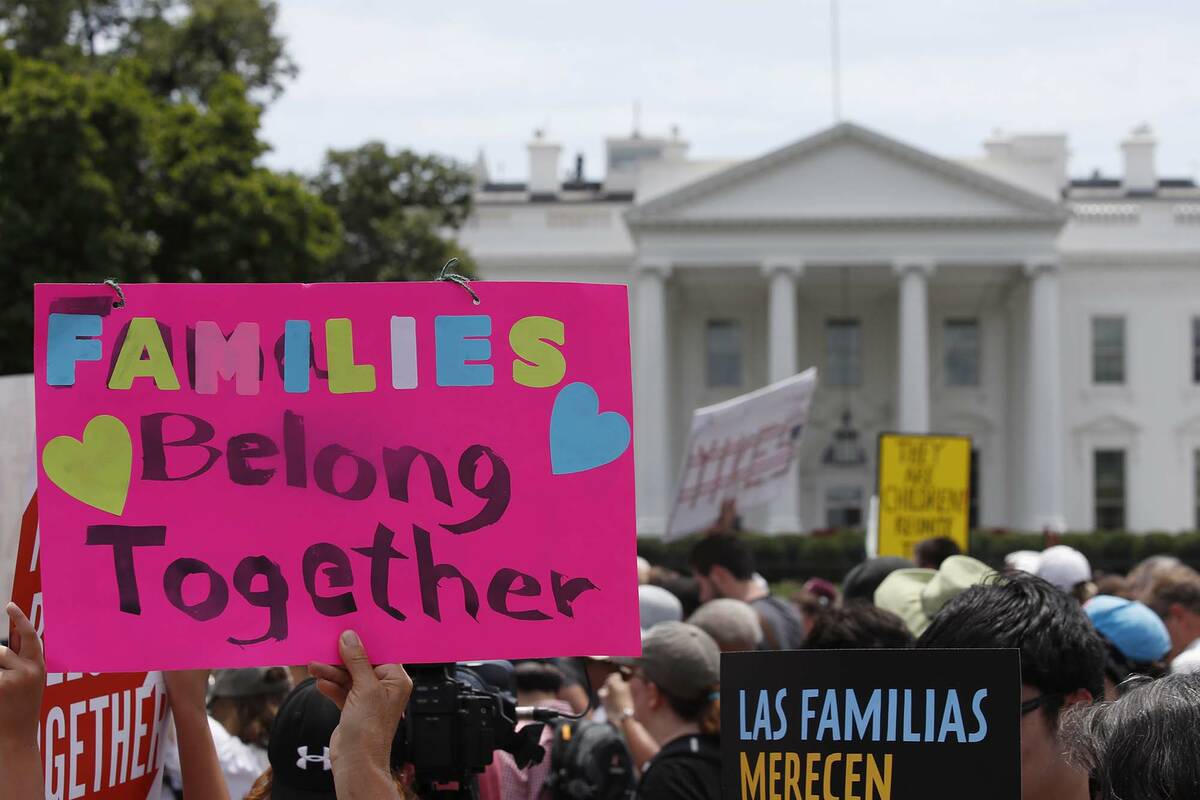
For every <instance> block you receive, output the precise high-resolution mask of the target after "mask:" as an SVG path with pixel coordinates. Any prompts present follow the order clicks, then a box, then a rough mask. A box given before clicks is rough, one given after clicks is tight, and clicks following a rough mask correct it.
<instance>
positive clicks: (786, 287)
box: [762, 258, 804, 533]
mask: <svg viewBox="0 0 1200 800" xmlns="http://www.w3.org/2000/svg"><path fill="white" fill-rule="evenodd" d="M762 271H763V275H765V276H766V278H767V284H768V292H769V297H768V301H767V331H768V333H767V381H768V382H769V383H774V382H775V381H781V380H783V379H784V378H790V377H791V376H793V375H795V374H796V372H797V370H798V366H799V365H798V364H797V358H796V344H797V338H798V333H799V332H798V329H797V326H796V280H797V279H798V278H799V277H800V276H801V275H802V274H803V273H804V265H803V263H802V262H800V261H799V260H798V259H785V258H775V259H768V260H766V261H764V262H763V264H762ZM799 530H800V475H799V470H798V469H797V465H796V464H795V463H793V464H792V472H791V476H790V477H789V480H788V484H787V488H785V489H784V491H783V494H781V495H780V496H779V497H778V498H776V499H775V500H774V501H772V503H771V505H770V508H769V509H768V511H767V533H796V532H798V531H799Z"/></svg>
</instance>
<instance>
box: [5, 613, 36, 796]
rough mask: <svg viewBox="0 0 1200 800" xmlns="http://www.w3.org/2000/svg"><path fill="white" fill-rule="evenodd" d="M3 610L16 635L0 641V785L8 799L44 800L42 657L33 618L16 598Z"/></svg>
mask: <svg viewBox="0 0 1200 800" xmlns="http://www.w3.org/2000/svg"><path fill="white" fill-rule="evenodd" d="M4 610H5V612H6V613H7V614H8V618H9V620H10V622H11V625H12V627H13V628H14V632H15V635H14V636H13V639H12V641H11V642H10V643H9V644H10V645H11V646H10V647H0V753H3V754H4V755H3V757H0V786H3V787H4V793H5V796H6V797H10V798H12V800H44V798H45V790H44V789H43V784H42V754H41V750H40V749H39V747H38V744H39V743H38V722H39V720H40V718H41V711H42V691H43V690H44V689H45V686H46V662H45V660H44V659H43V658H42V643H41V642H40V641H39V640H38V635H37V632H36V631H35V630H34V629H33V624H32V623H31V622H30V621H29V619H28V618H26V616H25V614H23V613H22V612H21V609H19V608H17V604H16V603H9V604H8V605H7V606H6V607H5V609H4Z"/></svg>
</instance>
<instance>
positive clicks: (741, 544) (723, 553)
mask: <svg viewBox="0 0 1200 800" xmlns="http://www.w3.org/2000/svg"><path fill="white" fill-rule="evenodd" d="M688 565H689V566H691V568H692V569H694V570H696V572H698V573H700V574H701V575H705V576H707V575H708V574H709V573H710V572H712V568H713V567H724V568H725V569H727V570H729V572H730V573H731V574H732V575H733V577H735V578H737V579H738V580H739V581H747V580H750V578H751V577H752V576H753V575H754V554H753V553H751V552H750V548H749V546H748V545H747V544H746V542H745V540H744V539H742V538H741V537H740V536H737V535H735V534H730V533H713V534H710V535H708V536H705V537H704V538H703V539H701V540H700V541H698V542H696V544H695V545H693V547H692V552H691V555H690V556H689V557H688Z"/></svg>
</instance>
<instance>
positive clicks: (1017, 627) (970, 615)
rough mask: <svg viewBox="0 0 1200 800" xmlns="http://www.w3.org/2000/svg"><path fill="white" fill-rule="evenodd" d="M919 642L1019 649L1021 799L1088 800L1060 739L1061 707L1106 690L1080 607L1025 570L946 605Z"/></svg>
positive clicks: (1082, 777) (1098, 650)
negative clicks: (1066, 758) (1064, 755)
mask: <svg viewBox="0 0 1200 800" xmlns="http://www.w3.org/2000/svg"><path fill="white" fill-rule="evenodd" d="M916 646H917V647H927V648H939V647H940V648H954V647H988V648H990V647H1013V648H1017V649H1019V650H1020V651H1021V684H1022V685H1021V701H1022V702H1021V797H1022V798H1023V799H1024V800H1087V799H1088V797H1089V793H1088V776H1087V773H1086V772H1085V771H1084V770H1082V769H1080V768H1078V767H1076V766H1074V765H1072V764H1070V763H1068V762H1067V761H1066V760H1065V759H1064V758H1063V755H1062V752H1063V748H1062V745H1061V744H1060V742H1059V740H1058V735H1057V729H1058V718H1059V713H1060V712H1061V711H1062V709H1064V708H1067V707H1069V706H1073V705H1076V704H1084V705H1086V704H1088V703H1091V702H1092V700H1093V699H1096V698H1099V697H1101V696H1102V694H1103V692H1104V644H1103V643H1102V642H1101V640H1100V636H1099V635H1098V634H1097V633H1096V631H1095V629H1094V628H1093V627H1092V624H1091V623H1090V622H1089V621H1088V619H1087V616H1086V615H1085V614H1084V613H1083V609H1081V608H1080V607H1079V605H1078V604H1077V603H1076V602H1075V601H1074V600H1072V599H1071V598H1070V597H1068V596H1067V595H1066V594H1065V593H1063V592H1062V591H1060V590H1058V589H1056V588H1055V587H1053V586H1051V585H1050V584H1049V583H1047V582H1046V581H1044V580H1042V579H1041V578H1037V577H1035V576H1032V575H1028V574H1026V573H1021V572H1019V573H1015V574H1012V575H1003V576H997V577H996V578H993V579H990V580H988V581H987V582H985V583H983V584H980V585H976V586H972V587H970V588H969V589H967V590H966V591H964V592H963V593H962V594H960V595H958V597H956V598H954V599H953V600H951V601H950V602H949V603H947V604H946V606H945V608H943V609H942V610H941V611H940V612H939V613H938V615H937V616H936V617H934V618H933V621H932V622H931V623H930V625H929V627H928V628H927V629H926V630H925V633H923V634H922V635H921V637H920V638H919V639H918V640H917V644H916Z"/></svg>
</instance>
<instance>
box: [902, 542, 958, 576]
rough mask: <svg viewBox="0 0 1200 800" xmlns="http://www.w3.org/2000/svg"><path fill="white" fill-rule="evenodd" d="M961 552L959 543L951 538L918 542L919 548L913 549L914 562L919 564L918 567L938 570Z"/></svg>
mask: <svg viewBox="0 0 1200 800" xmlns="http://www.w3.org/2000/svg"><path fill="white" fill-rule="evenodd" d="M961 552H962V549H961V548H959V546H958V542H956V541H954V540H953V539H951V538H950V537H949V536H938V537H936V538H933V539H922V540H921V541H919V542H917V546H916V547H914V548H913V561H915V562H917V566H918V567H923V568H925V569H937V568H938V567H940V566H941V565H942V562H943V561H945V560H946V559H947V558H949V557H950V556H956V555H958V554H959V553H961Z"/></svg>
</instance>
